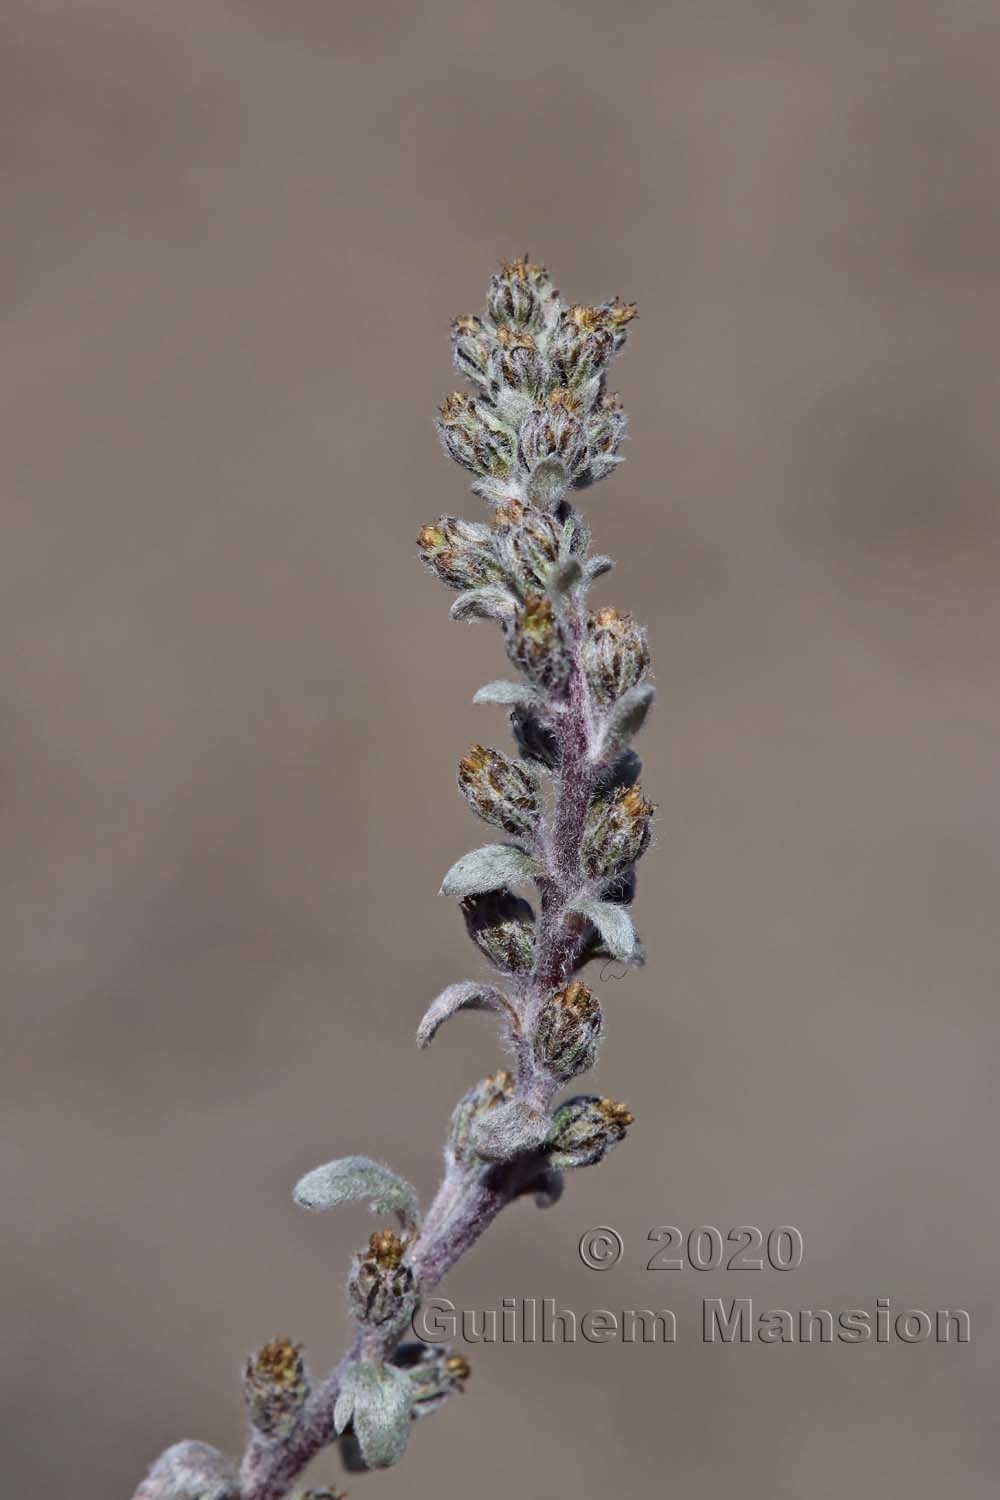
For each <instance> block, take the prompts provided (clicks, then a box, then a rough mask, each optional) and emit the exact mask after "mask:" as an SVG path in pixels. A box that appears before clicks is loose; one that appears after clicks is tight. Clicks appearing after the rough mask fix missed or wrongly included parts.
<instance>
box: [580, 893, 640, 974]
mask: <svg viewBox="0 0 1000 1500" xmlns="http://www.w3.org/2000/svg"><path fill="white" fill-rule="evenodd" d="M571 909H572V910H573V911H578V912H580V914H581V915H582V916H584V917H589V918H590V920H591V922H593V924H594V926H595V927H596V928H597V930H598V932H599V933H600V934H601V937H602V938H603V939H604V945H605V947H606V948H607V950H608V952H609V953H610V954H611V956H612V958H618V959H621V960H622V961H623V962H625V961H627V960H628V959H630V958H631V957H632V953H633V950H634V948H635V929H634V928H633V926H632V918H631V917H630V916H629V914H628V912H627V911H626V909H625V907H624V906H616V905H615V903H614V902H613V901H575V902H574V903H573V906H572V908H571Z"/></svg>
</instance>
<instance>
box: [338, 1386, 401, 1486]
mask: <svg viewBox="0 0 1000 1500" xmlns="http://www.w3.org/2000/svg"><path fill="white" fill-rule="evenodd" d="M410 1405H411V1400H410V1382H409V1379H408V1378H407V1375H406V1373H405V1371H403V1370H398V1369H396V1368H395V1366H394V1365H383V1364H375V1363H374V1362H370V1361H364V1362H362V1363H359V1364H354V1365H350V1366H349V1367H348V1369H347V1370H346V1371H345V1373H344V1378H343V1380H342V1381H341V1384H340V1390H339V1391H338V1393H337V1401H336V1405H335V1406H334V1410H333V1422H334V1426H335V1428H336V1430H337V1432H338V1433H342V1432H343V1431H344V1428H345V1427H346V1426H347V1425H348V1423H353V1426H354V1433H355V1436H356V1437H357V1440H358V1444H359V1446H360V1448H361V1453H362V1455H363V1457H364V1460H365V1463H366V1464H367V1465H368V1467H369V1468H370V1469H388V1468H389V1467H391V1465H392V1464H394V1463H397V1462H398V1460H399V1459H400V1458H401V1457H402V1454H403V1450H404V1448H405V1447H406V1442H407V1439H408V1437H409V1435H410Z"/></svg>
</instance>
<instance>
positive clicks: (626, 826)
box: [583, 784, 656, 879]
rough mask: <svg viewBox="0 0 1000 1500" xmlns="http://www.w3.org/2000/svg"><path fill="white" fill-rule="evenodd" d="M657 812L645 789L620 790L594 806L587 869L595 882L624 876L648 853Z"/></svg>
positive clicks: (588, 829) (587, 836)
mask: <svg viewBox="0 0 1000 1500" xmlns="http://www.w3.org/2000/svg"><path fill="white" fill-rule="evenodd" d="M655 811H656V809H655V807H654V806H653V804H652V803H651V802H647V801H646V799H645V798H644V797H643V795H642V789H641V787H640V786H639V785H638V784H636V785H634V786H627V787H620V788H619V789H618V791H616V792H615V793H614V794H613V795H612V796H611V797H608V798H606V799H605V800H603V801H598V802H595V803H593V804H592V805H591V807H590V811H589V812H588V814H587V827H586V831H585V833H584V840H583V866H584V869H585V870H586V872H587V874H588V875H589V876H591V877H592V878H593V879H607V878H608V877H609V876H611V875H620V874H621V872H622V871H623V870H625V869H627V868H628V866H629V865H633V864H635V862H636V860H637V859H639V858H640V856H641V855H643V854H644V853H645V851H646V850H647V848H648V847H649V841H650V838H651V837H652V819H653V813H654V812H655Z"/></svg>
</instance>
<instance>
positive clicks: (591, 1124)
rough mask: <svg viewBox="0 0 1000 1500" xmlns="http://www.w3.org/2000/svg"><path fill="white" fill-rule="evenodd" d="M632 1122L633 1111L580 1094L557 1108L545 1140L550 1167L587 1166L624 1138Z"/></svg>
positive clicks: (595, 1097)
mask: <svg viewBox="0 0 1000 1500" xmlns="http://www.w3.org/2000/svg"><path fill="white" fill-rule="evenodd" d="M634 1123H635V1117H634V1115H633V1114H632V1111H631V1110H630V1109H629V1108H628V1106H627V1105H625V1104H619V1103H618V1102H617V1100H615V1099H600V1098H598V1097H597V1096H596V1095H594V1094H581V1095H579V1096H578V1097H577V1098H575V1099H568V1100H567V1101H566V1103H565V1104H562V1105H560V1107H559V1108H558V1109H557V1110H556V1112H555V1114H554V1115H553V1117H552V1129H551V1131H550V1133H549V1138H548V1157H549V1165H550V1166H552V1167H555V1168H558V1169H564V1168H567V1167H590V1166H593V1165H594V1163H595V1162H599V1161H600V1160H601V1159H602V1158H603V1157H605V1156H607V1154H608V1152H609V1151H611V1150H612V1149H613V1148H614V1147H615V1146H617V1145H618V1143H619V1142H620V1141H623V1140H624V1139H625V1135H626V1132H627V1131H628V1127H629V1126H630V1125H633V1124H634Z"/></svg>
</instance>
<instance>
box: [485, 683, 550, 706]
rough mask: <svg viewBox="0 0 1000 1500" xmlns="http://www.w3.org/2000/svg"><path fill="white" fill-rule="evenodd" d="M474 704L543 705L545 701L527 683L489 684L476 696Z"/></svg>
mask: <svg viewBox="0 0 1000 1500" xmlns="http://www.w3.org/2000/svg"><path fill="white" fill-rule="evenodd" d="M472 701H473V703H541V702H543V701H544V700H543V699H542V696H541V694H540V693H539V692H537V691H536V689H535V688H533V687H531V686H529V684H528V683H526V682H506V681H504V679H503V678H500V679H499V680H498V681H497V682H487V683H486V684H485V685H484V686H483V687H481V688H479V690H478V691H477V692H476V693H475V694H474V696H473V699H472Z"/></svg>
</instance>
